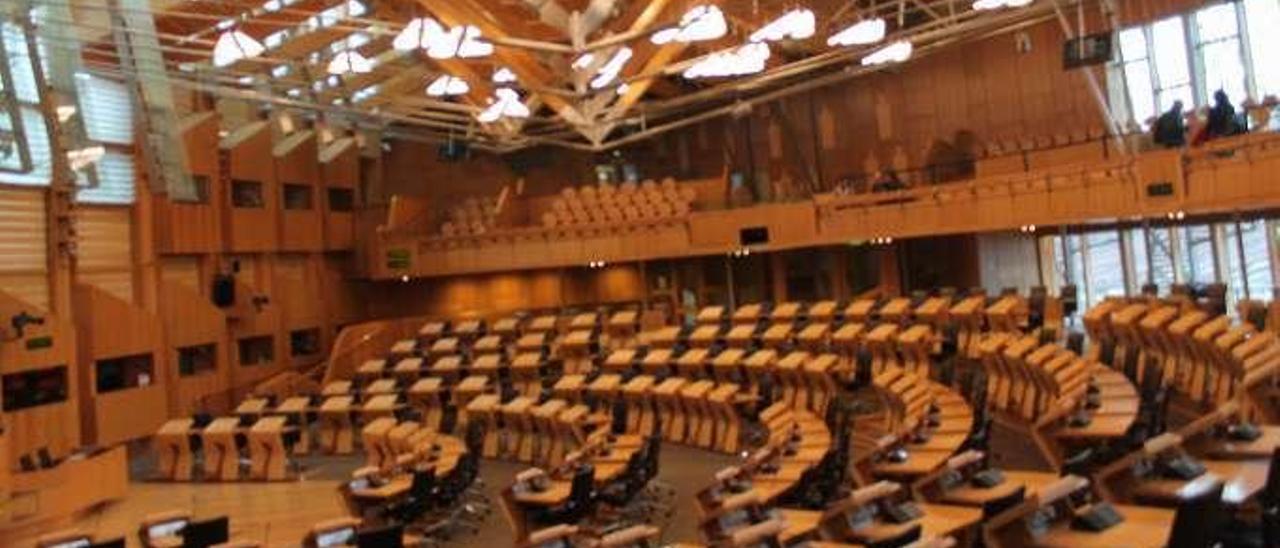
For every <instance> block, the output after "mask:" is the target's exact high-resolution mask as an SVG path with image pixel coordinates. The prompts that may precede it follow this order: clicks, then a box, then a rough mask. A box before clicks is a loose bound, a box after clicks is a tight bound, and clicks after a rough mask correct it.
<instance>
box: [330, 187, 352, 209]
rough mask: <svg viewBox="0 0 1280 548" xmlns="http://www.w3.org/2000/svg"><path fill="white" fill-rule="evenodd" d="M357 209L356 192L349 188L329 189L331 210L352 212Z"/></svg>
mask: <svg viewBox="0 0 1280 548" xmlns="http://www.w3.org/2000/svg"><path fill="white" fill-rule="evenodd" d="M354 209H355V194H354V193H353V192H352V191H351V189H349V188H331V189H329V211H339V212H343V213H346V212H350V211H352V210H354Z"/></svg>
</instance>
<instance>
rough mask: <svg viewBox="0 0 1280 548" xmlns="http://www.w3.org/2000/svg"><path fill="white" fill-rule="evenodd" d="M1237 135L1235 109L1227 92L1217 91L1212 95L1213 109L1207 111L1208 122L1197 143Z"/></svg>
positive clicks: (1238, 131) (1237, 123)
mask: <svg viewBox="0 0 1280 548" xmlns="http://www.w3.org/2000/svg"><path fill="white" fill-rule="evenodd" d="M1237 133H1240V122H1239V120H1237V119H1236V107H1234V106H1232V105H1231V100H1230V99H1228V98H1227V92H1225V91H1222V90H1218V91H1217V92H1215V93H1214V94H1213V107H1212V108H1210V109H1209V120H1208V122H1207V123H1206V124H1205V127H1204V131H1203V132H1201V134H1200V139H1198V141H1199V142H1204V141H1210V140H1213V139H1217V138H1219V137H1228V136H1231V135H1235V134H1237Z"/></svg>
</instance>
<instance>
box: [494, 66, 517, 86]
mask: <svg viewBox="0 0 1280 548" xmlns="http://www.w3.org/2000/svg"><path fill="white" fill-rule="evenodd" d="M516 80H517V78H516V73H514V72H511V69H509V68H507V67H499V68H498V70H495V71H493V83H495V84H513V83H515V82H516Z"/></svg>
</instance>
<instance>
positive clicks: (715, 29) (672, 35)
mask: <svg viewBox="0 0 1280 548" xmlns="http://www.w3.org/2000/svg"><path fill="white" fill-rule="evenodd" d="M728 32H729V23H728V22H727V21H725V18H724V12H723V11H720V8H719V7H717V6H714V5H709V4H704V5H700V6H694V7H693V8H692V9H690V10H689V11H687V12H685V14H684V15H683V16H681V17H680V24H679V25H676V26H674V27H670V28H665V29H662V30H660V31H658V32H655V33H653V36H651V37H650V38H649V39H650V40H651V41H652V42H653V43H655V44H658V45H662V44H669V43H671V42H679V43H682V44H687V43H690V42H703V41H706V40H715V39H716V38H719V37H721V36H724V35H725V34H726V33H728Z"/></svg>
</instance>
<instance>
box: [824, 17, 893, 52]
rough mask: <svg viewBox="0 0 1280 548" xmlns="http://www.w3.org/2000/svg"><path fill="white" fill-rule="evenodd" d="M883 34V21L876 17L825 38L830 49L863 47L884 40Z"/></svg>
mask: <svg viewBox="0 0 1280 548" xmlns="http://www.w3.org/2000/svg"><path fill="white" fill-rule="evenodd" d="M884 34H885V22H884V19H880V18H878V17H877V18H875V19H864V20H862V21H858V22H857V23H854V24H853V25H850V26H849V27H846V28H845V29H844V30H842V31H840V32H837V33H835V34H833V35H831V37H830V38H827V45H828V46H831V47H841V46H865V45H868V44H874V43H876V42H879V41H881V40H884Z"/></svg>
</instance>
